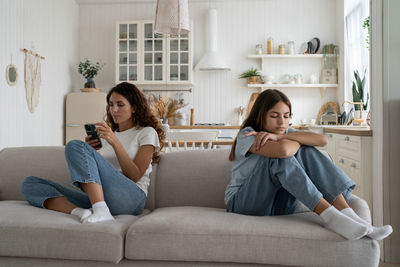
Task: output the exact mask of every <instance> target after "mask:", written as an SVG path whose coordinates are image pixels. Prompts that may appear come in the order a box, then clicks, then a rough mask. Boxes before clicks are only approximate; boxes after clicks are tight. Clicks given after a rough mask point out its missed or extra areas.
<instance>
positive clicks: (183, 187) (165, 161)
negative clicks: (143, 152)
mask: <svg viewBox="0 0 400 267" xmlns="http://www.w3.org/2000/svg"><path fill="white" fill-rule="evenodd" d="M229 151H230V150H229V149H212V150H210V149H207V150H187V151H179V152H172V153H166V154H163V155H161V160H160V163H159V164H158V166H157V171H156V172H155V179H154V178H153V180H152V183H154V184H155V191H154V193H155V194H154V207H155V208H161V207H171V206H204V207H215V208H225V203H224V196H225V188H226V186H227V184H228V183H229V181H230V179H231V174H232V163H231V162H230V161H228V156H229ZM151 198H152V196H151V195H150V192H149V196H148V199H149V200H150V199H151Z"/></svg>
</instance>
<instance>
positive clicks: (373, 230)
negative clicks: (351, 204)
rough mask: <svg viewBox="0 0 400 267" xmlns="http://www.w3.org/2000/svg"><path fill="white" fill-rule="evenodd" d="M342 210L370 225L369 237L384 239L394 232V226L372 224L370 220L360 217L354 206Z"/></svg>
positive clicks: (357, 220) (356, 219)
mask: <svg viewBox="0 0 400 267" xmlns="http://www.w3.org/2000/svg"><path fill="white" fill-rule="evenodd" d="M341 212H342V213H343V214H345V215H347V216H348V217H350V218H352V219H353V220H355V221H356V222H359V223H362V224H365V225H367V226H368V227H369V231H368V234H367V236H368V237H369V238H372V239H375V240H382V239H384V238H386V237H388V236H389V235H390V234H391V233H392V232H393V228H392V226H391V225H384V226H381V227H375V226H372V225H371V224H370V223H369V222H367V221H366V220H363V219H362V218H360V216H358V215H357V213H355V212H354V210H353V209H352V208H345V209H342V210H341Z"/></svg>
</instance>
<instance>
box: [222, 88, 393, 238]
mask: <svg viewBox="0 0 400 267" xmlns="http://www.w3.org/2000/svg"><path fill="white" fill-rule="evenodd" d="M291 114H292V107H291V103H290V101H289V99H288V97H287V96H286V95H285V94H283V93H282V92H280V91H278V90H272V89H269V90H266V91H264V92H262V93H261V94H260V95H259V97H258V98H257V100H256V102H255V103H254V105H253V108H252V110H251V112H250V114H249V116H248V117H247V119H246V120H245V121H244V123H243V125H242V126H241V129H240V131H239V133H238V135H237V138H236V140H235V142H234V144H233V146H232V150H231V153H230V156H229V160H231V161H233V167H232V179H231V181H230V183H229V184H228V186H227V188H226V191H225V203H226V205H227V211H228V212H234V213H239V214H247V215H258V216H273V215H285V214H292V213H294V212H295V211H296V207H298V205H299V201H300V202H302V203H303V204H304V205H305V206H307V207H308V208H309V209H310V210H312V211H314V212H315V213H317V214H318V215H319V216H320V218H321V219H322V221H323V224H324V226H325V227H326V228H328V229H330V230H332V231H334V232H336V233H338V234H339V235H341V236H343V237H345V238H347V239H350V240H356V239H359V238H362V237H364V236H368V237H370V238H372V239H376V240H381V239H383V238H385V237H387V236H388V235H390V234H391V233H392V227H391V226H390V225H386V226H382V227H374V226H372V225H371V224H370V223H368V222H366V221H365V220H363V219H361V218H360V217H359V216H358V215H357V214H356V213H355V212H354V211H353V209H351V208H350V207H349V205H348V200H349V198H350V195H351V192H352V190H353V189H354V187H355V184H354V182H353V181H352V180H350V178H349V177H348V176H347V175H346V174H345V173H344V172H343V171H342V170H341V169H339V168H338V167H337V166H335V164H334V163H333V162H332V161H331V160H330V159H328V158H327V157H326V156H324V155H323V154H322V153H321V152H320V151H319V150H318V149H316V148H315V147H314V146H325V145H326V144H327V139H326V137H325V136H324V135H321V134H316V133H310V132H296V131H295V130H294V129H292V128H289V120H290V118H291Z"/></svg>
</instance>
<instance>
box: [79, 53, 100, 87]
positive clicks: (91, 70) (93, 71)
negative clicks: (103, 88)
mask: <svg viewBox="0 0 400 267" xmlns="http://www.w3.org/2000/svg"><path fill="white" fill-rule="evenodd" d="M103 67H104V64H101V63H100V62H96V63H94V64H93V63H92V62H90V60H89V59H87V58H85V60H84V61H81V62H79V65H78V72H79V73H80V74H82V75H83V77H85V79H87V82H86V83H85V88H96V84H95V83H94V81H93V78H94V77H96V76H97V74H98V73H99V71H100V70H101V69H102V68H103Z"/></svg>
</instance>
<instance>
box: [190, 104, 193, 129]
mask: <svg viewBox="0 0 400 267" xmlns="http://www.w3.org/2000/svg"><path fill="white" fill-rule="evenodd" d="M193 125H194V108H191V109H190V126H193Z"/></svg>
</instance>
